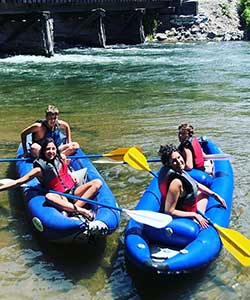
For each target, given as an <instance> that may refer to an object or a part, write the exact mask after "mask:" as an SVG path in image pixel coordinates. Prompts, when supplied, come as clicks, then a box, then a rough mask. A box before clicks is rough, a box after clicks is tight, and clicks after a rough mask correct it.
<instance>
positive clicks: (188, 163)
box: [184, 148, 194, 170]
mask: <svg viewBox="0 0 250 300" xmlns="http://www.w3.org/2000/svg"><path fill="white" fill-rule="evenodd" d="M184 152H185V162H186V168H185V170H192V169H193V168H194V163H193V153H192V151H191V150H190V149H188V148H184Z"/></svg>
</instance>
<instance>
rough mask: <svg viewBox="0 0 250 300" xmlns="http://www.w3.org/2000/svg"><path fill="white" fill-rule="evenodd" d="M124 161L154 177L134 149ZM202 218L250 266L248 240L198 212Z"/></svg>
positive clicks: (143, 157) (236, 256)
mask: <svg viewBox="0 0 250 300" xmlns="http://www.w3.org/2000/svg"><path fill="white" fill-rule="evenodd" d="M124 161H126V162H127V163H128V164H129V165H130V166H132V167H133V168H135V169H137V170H141V171H148V172H149V173H150V174H152V175H153V176H155V177H158V175H157V174H156V173H154V172H153V171H152V170H150V168H149V165H148V162H147V159H146V158H145V156H144V155H143V154H142V153H141V152H140V151H139V150H138V149H136V148H134V147H132V148H131V149H129V150H128V152H127V153H126V154H125V155H124ZM199 213H200V214H202V216H203V217H204V218H206V219H207V220H208V221H209V223H210V225H212V226H213V227H214V228H215V229H216V230H217V232H218V234H219V236H220V239H221V242H222V243H223V245H224V246H225V248H226V249H227V250H228V251H229V252H230V253H231V254H232V255H233V256H234V257H235V258H236V259H237V260H238V261H239V262H240V263H241V264H242V265H244V266H250V240H249V239H248V238H246V237H245V236H244V235H242V234H241V233H239V232H237V231H235V230H232V229H229V228H224V227H221V226H219V225H218V224H215V223H213V222H212V221H211V220H210V219H208V217H206V216H205V215H204V214H203V213H201V212H200V211H199Z"/></svg>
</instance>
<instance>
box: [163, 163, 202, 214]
mask: <svg viewBox="0 0 250 300" xmlns="http://www.w3.org/2000/svg"><path fill="white" fill-rule="evenodd" d="M175 178H178V179H180V180H181V182H182V185H183V190H184V191H185V192H186V195H185V196H183V197H180V198H179V199H178V202H177V206H176V209H179V210H184V211H194V212H196V211H197V201H196V197H197V192H198V186H197V183H196V182H195V181H194V179H193V178H192V177H191V176H189V175H188V173H187V172H185V171H182V173H179V172H176V171H174V170H172V169H167V168H165V167H163V168H162V170H161V172H160V174H159V188H160V192H161V212H164V207H165V201H166V197H167V193H168V189H169V186H170V183H171V182H172V181H173V180H174V179H175Z"/></svg>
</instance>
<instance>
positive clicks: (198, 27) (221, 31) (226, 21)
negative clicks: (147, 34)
mask: <svg viewBox="0 0 250 300" xmlns="http://www.w3.org/2000/svg"><path fill="white" fill-rule="evenodd" d="M239 1H240V0H223V2H221V0H209V1H208V0H198V15H197V16H194V15H189V16H186V15H180V16H177V15H175V16H170V23H171V24H172V26H173V28H171V29H169V30H166V31H165V33H164V34H159V33H158V34H157V35H156V39H157V40H158V41H162V40H164V41H165V42H168V41H169V42H173V41H175V40H177V41H185V40H187V41H190V40H194V41H195V40H198V41H202V40H215V41H222V40H223V41H239V40H242V39H243V38H244V32H243V31H242V30H241V29H240V28H241V26H240V17H239V15H238V10H237V8H238V5H239Z"/></svg>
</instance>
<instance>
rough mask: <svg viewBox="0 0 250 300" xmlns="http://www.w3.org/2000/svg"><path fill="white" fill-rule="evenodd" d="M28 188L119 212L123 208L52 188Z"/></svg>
mask: <svg viewBox="0 0 250 300" xmlns="http://www.w3.org/2000/svg"><path fill="white" fill-rule="evenodd" d="M26 186H27V185H22V187H26ZM27 187H28V186H27ZM29 188H30V189H32V190H35V191H41V192H44V193H53V194H57V195H60V196H63V197H67V198H69V199H73V200H80V201H84V202H87V203H90V204H93V205H98V206H103V207H106V208H110V209H114V210H118V211H120V212H122V211H123V209H122V208H120V207H117V206H112V205H109V204H105V203H101V202H98V201H95V200H91V199H88V198H82V197H80V196H76V195H72V194H66V193H62V192H57V191H54V190H41V189H39V188H36V187H33V186H29Z"/></svg>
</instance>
